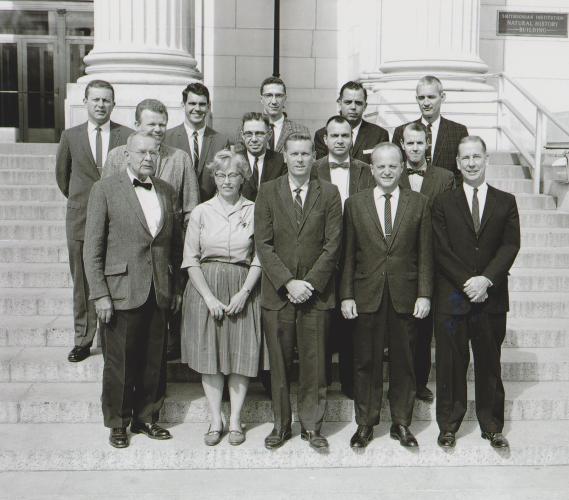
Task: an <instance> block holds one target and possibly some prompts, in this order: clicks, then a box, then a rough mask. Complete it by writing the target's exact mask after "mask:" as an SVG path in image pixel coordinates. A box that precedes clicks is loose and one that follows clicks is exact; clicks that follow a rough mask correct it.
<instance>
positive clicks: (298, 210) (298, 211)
mask: <svg viewBox="0 0 569 500" xmlns="http://www.w3.org/2000/svg"><path fill="white" fill-rule="evenodd" d="M294 192H295V193H296V194H295V196H294V215H295V216H296V223H297V224H298V225H299V226H300V223H301V222H302V198H301V197H300V193H301V192H302V189H301V188H296V189H295V190H294Z"/></svg>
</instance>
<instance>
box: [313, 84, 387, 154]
mask: <svg viewBox="0 0 569 500" xmlns="http://www.w3.org/2000/svg"><path fill="white" fill-rule="evenodd" d="M336 102H337V103H338V109H339V114H340V115H341V116H343V117H344V118H346V120H348V121H349V122H350V125H351V126H352V150H351V157H352V158H355V159H356V160H360V161H363V162H364V163H367V164H369V163H370V161H371V159H370V155H371V152H372V150H373V148H374V147H375V146H376V145H377V144H379V143H380V142H387V141H389V134H388V132H387V130H385V129H384V128H382V127H379V126H378V125H374V124H373V123H370V122H367V121H365V120H364V119H363V115H364V111H365V109H366V107H367V90H366V89H365V88H364V87H363V86H362V84H361V83H358V82H347V83H344V85H342V88H341V89H340V96H339V97H338V100H337V101H336ZM325 134H326V127H322V128H321V129H319V130H317V131H316V133H315V134H314V146H315V147H316V158H317V159H320V158H324V157H325V156H327V155H328V148H327V147H326V142H325V140H324V135H325Z"/></svg>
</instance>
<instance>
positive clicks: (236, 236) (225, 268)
mask: <svg viewBox="0 0 569 500" xmlns="http://www.w3.org/2000/svg"><path fill="white" fill-rule="evenodd" d="M206 168H208V170H209V171H210V173H211V174H212V175H213V177H214V179H215V184H216V186H217V194H216V196H214V197H213V198H212V199H211V200H209V201H206V202H205V203H201V204H200V205H198V206H197V207H196V208H195V209H194V210H193V211H192V214H191V216H190V220H189V224H188V228H187V231H186V239H185V243H184V259H183V262H182V268H187V269H188V275H189V281H188V284H187V286H186V291H185V294H184V302H183V303H184V307H183V311H182V328H181V331H182V361H183V362H184V363H188V365H189V366H190V368H192V369H194V370H195V371H197V372H198V373H201V374H202V385H203V388H204V392H205V396H206V399H207V402H208V406H209V410H210V415H211V422H210V427H209V430H208V432H207V433H206V434H205V436H204V442H205V444H207V445H209V446H213V445H216V444H217V443H219V441H220V440H221V437H222V435H223V421H222V418H221V400H222V394H223V387H224V383H225V376H226V375H227V376H228V386H229V398H230V402H231V417H230V420H229V438H228V440H229V443H230V444H232V445H238V444H241V443H242V442H243V441H245V434H244V432H243V428H242V426H241V408H242V407H243V403H244V401H245V395H246V393H247V387H248V385H249V378H250V377H255V376H256V375H257V369H258V366H259V349H260V345H261V318H260V306H259V301H258V295H259V293H258V289H257V288H258V287H256V284H257V281H258V280H259V277H260V275H261V268H260V264H259V261H258V260H257V258H256V257H255V244H254V240H253V211H254V203H253V202H252V201H249V200H247V199H246V198H244V197H243V196H241V187H242V185H243V182H244V181H245V179H246V178H247V177H249V176H250V175H251V171H250V168H249V165H248V163H247V160H245V158H244V157H243V156H242V155H240V154H237V153H234V152H232V151H228V150H222V151H220V152H219V153H217V154H216V155H215V158H214V160H213V162H212V163H211V164H209V165H208V166H207V167H206Z"/></svg>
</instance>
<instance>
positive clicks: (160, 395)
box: [101, 286, 167, 427]
mask: <svg viewBox="0 0 569 500" xmlns="http://www.w3.org/2000/svg"><path fill="white" fill-rule="evenodd" d="M102 331H103V335H104V337H105V341H104V342H103V345H104V368H103V394H102V397H101V401H102V408H103V417H104V423H105V426H106V427H126V426H128V424H129V423H130V422H131V420H133V419H134V420H137V421H140V422H147V423H154V422H156V421H157V420H158V413H159V411H160V408H161V407H162V405H163V403H164V397H165V394H166V342H167V334H166V312H165V310H163V309H160V308H158V307H157V305H156V297H155V293H154V287H153V286H152V287H151V289H150V294H149V296H148V299H147V300H146V302H145V303H144V304H143V305H142V306H140V307H138V308H136V309H129V310H125V311H120V310H119V311H117V310H115V311H114V313H113V316H112V318H111V321H110V323H108V324H106V325H105V328H103V330H102Z"/></svg>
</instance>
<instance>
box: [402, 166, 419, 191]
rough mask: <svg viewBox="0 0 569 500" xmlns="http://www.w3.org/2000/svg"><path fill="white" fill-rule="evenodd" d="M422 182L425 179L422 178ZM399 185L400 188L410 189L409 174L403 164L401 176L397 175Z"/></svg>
mask: <svg viewBox="0 0 569 500" xmlns="http://www.w3.org/2000/svg"><path fill="white" fill-rule="evenodd" d="M423 182H425V181H424V180H423ZM399 187H400V188H401V189H411V183H410V182H409V176H408V175H407V166H405V168H404V169H403V172H402V174H401V177H399Z"/></svg>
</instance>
